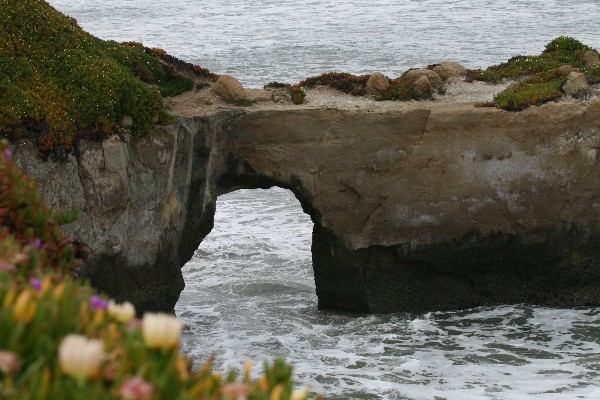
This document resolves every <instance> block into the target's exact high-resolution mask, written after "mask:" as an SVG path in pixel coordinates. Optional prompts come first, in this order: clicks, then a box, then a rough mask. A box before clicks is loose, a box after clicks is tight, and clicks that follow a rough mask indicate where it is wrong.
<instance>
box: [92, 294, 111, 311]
mask: <svg viewBox="0 0 600 400" xmlns="http://www.w3.org/2000/svg"><path fill="white" fill-rule="evenodd" d="M90 306H91V307H92V310H106V308H107V307H108V302H107V301H106V300H102V299H101V298H100V297H99V296H96V295H93V296H92V297H91V298H90Z"/></svg>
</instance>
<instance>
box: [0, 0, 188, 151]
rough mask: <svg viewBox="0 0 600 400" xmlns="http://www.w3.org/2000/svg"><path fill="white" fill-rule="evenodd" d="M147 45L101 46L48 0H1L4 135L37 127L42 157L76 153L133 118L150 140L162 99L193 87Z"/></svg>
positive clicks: (135, 128) (0, 124)
mask: <svg viewBox="0 0 600 400" xmlns="http://www.w3.org/2000/svg"><path fill="white" fill-rule="evenodd" d="M155 53H157V52H153V51H152V50H149V49H146V48H144V47H143V46H141V45H137V44H136V45H132V44H127V45H122V44H119V43H116V42H112V41H103V40H100V39H98V38H96V37H94V36H92V35H90V34H88V33H86V32H85V31H83V30H82V29H81V28H80V27H79V26H78V25H77V23H76V22H75V20H74V19H72V18H69V17H66V16H64V15H62V14H61V13H59V12H58V11H56V10H54V9H53V8H52V7H51V6H50V5H49V4H48V3H46V2H45V1H42V0H20V1H12V0H0V65H2V69H1V70H0V90H1V92H2V93H7V94H8V95H6V96H2V97H0V134H2V135H5V136H8V137H10V136H12V135H14V133H15V128H17V127H19V126H20V125H23V124H27V123H28V121H36V123H35V124H34V125H35V126H38V127H39V126H42V127H44V129H38V130H37V131H38V132H37V133H38V134H39V138H38V139H39V142H40V145H41V150H42V151H46V152H47V151H48V150H49V149H52V148H55V147H57V146H59V147H63V148H65V149H67V150H68V149H69V148H70V147H71V146H72V144H73V140H74V139H76V138H77V137H80V136H85V135H88V136H95V137H98V136H100V137H103V136H107V135H109V134H111V133H112V132H113V131H115V130H117V129H118V127H119V124H120V122H121V121H122V120H123V117H125V116H131V117H132V119H133V125H132V132H133V134H134V135H143V134H145V133H146V132H148V131H149V130H150V128H151V127H152V126H153V121H154V119H155V117H156V116H157V115H158V113H159V111H160V110H161V108H162V101H161V94H162V95H164V96H173V95H175V94H178V93H181V92H183V91H185V90H189V89H191V88H192V87H193V80H192V79H191V78H189V77H185V76H182V75H180V74H179V73H178V72H177V70H176V68H174V67H173V65H168V64H166V63H165V62H163V61H162V60H161V58H159V57H158V56H156V55H155Z"/></svg>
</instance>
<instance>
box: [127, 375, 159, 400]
mask: <svg viewBox="0 0 600 400" xmlns="http://www.w3.org/2000/svg"><path fill="white" fill-rule="evenodd" d="M153 393H154V386H153V385H152V384H151V383H148V382H146V381H145V380H143V379H142V378H140V377H139V376H136V377H135V378H131V379H128V380H126V381H125V382H123V384H122V385H121V387H120V388H119V394H120V395H121V397H122V398H124V399H126V400H145V399H149V398H150V397H152V394H153Z"/></svg>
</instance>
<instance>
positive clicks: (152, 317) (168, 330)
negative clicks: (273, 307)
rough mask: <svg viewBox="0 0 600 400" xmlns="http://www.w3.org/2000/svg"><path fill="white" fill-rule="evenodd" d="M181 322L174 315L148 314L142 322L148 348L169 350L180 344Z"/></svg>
mask: <svg viewBox="0 0 600 400" xmlns="http://www.w3.org/2000/svg"><path fill="white" fill-rule="evenodd" d="M180 334H181V322H180V321H179V320H178V319H177V318H175V317H174V316H172V315H168V314H161V313H157V314H154V313H146V314H144V320H143V321H142V336H143V337H144V342H145V343H146V345H147V346H148V347H152V348H158V349H169V348H172V347H176V346H177V345H178V344H179V335H180Z"/></svg>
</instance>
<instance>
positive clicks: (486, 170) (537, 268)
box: [14, 100, 600, 312]
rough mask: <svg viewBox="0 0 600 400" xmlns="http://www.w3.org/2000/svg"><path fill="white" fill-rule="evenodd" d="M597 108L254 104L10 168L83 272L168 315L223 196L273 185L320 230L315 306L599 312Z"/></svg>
mask: <svg viewBox="0 0 600 400" xmlns="http://www.w3.org/2000/svg"><path fill="white" fill-rule="evenodd" d="M599 149H600V101H597V100H596V101H587V102H572V103H567V102H565V103H556V104H548V105H545V106H543V107H539V108H537V107H533V108H530V109H528V110H526V111H523V112H521V113H510V112H506V111H502V110H497V109H490V108H474V107H473V105H472V104H436V103H408V104H406V103H405V104H397V103H396V104H394V105H393V106H389V105H385V106H381V107H378V106H373V107H367V108H364V107H363V108H354V107H327V108H324V107H309V106H302V107H297V108H292V107H287V108H286V107H283V108H278V107H270V108H269V107H262V108H259V109H254V108H251V109H236V108H235V107H234V108H229V109H223V110H212V111H210V112H207V113H204V114H203V115H202V116H197V117H182V118H181V119H180V121H179V123H178V124H176V125H172V126H168V127H159V128H157V129H156V130H155V131H154V133H152V134H151V135H149V136H148V137H145V138H142V139H129V140H127V141H123V140H121V139H119V138H118V137H113V138H111V139H108V140H106V141H104V142H103V143H93V142H81V143H80V147H79V151H78V153H77V155H76V156H70V157H69V159H68V161H67V162H66V163H61V164H55V163H51V162H42V161H38V160H37V159H36V157H35V153H36V149H35V148H34V146H33V145H32V144H31V143H29V142H27V141H21V142H16V143H14V154H15V158H16V159H17V162H18V163H19V165H21V166H22V167H23V169H24V170H25V171H26V172H28V173H29V174H31V175H33V176H34V177H36V178H37V179H38V181H39V184H40V187H41V191H42V193H43V195H44V196H45V197H46V199H47V200H48V201H49V202H50V204H51V205H53V206H60V207H76V208H78V209H80V210H81V216H80V218H79V220H78V221H77V222H75V223H74V224H72V225H71V226H69V227H67V232H68V233H69V234H71V235H72V236H74V237H75V238H78V239H80V240H83V241H86V242H87V243H88V244H89V245H90V247H91V249H92V251H93V256H92V257H91V258H90V260H89V262H88V263H87V265H85V266H84V268H83V270H82V274H83V275H85V276H88V277H89V278H90V279H91V280H92V282H93V284H94V285H96V286H97V287H99V288H100V289H102V290H104V291H106V292H108V293H109V294H110V295H112V296H113V297H115V298H117V299H128V300H130V301H132V302H134V303H135V305H136V306H137V307H138V308H139V309H141V310H149V309H153V310H167V311H168V310H172V309H173V307H174V305H175V302H176V301H177V299H178V297H179V293H180V291H181V290H182V289H183V286H184V283H183V279H182V275H181V270H180V269H181V267H182V266H183V265H184V264H185V263H186V262H187V261H188V260H189V259H190V258H191V256H192V254H193V252H194V251H195V250H196V249H197V248H198V245H199V243H200V242H201V240H202V239H203V238H204V237H205V236H206V235H207V234H208V232H209V231H210V230H211V228H212V225H213V216H214V211H215V204H216V199H217V196H219V195H220V194H223V193H227V192H230V191H233V190H236V189H239V188H257V187H262V188H266V187H270V186H274V185H277V186H281V187H284V188H288V189H290V190H292V191H293V192H294V194H295V195H296V197H297V198H298V199H299V200H300V203H301V204H302V207H303V209H304V211H305V212H307V213H308V214H309V215H310V216H311V218H312V220H313V222H314V224H315V225H314V232H313V245H312V251H313V268H314V272H315V280H316V286H317V295H318V297H319V305H320V306H321V307H325V308H335V309H346V310H354V311H370V312H387V311H400V310H414V311H422V310H429V309H453V308H460V307H471V306H476V305H481V304H500V303H516V302H534V303H538V304H548V305H568V306H573V305H585V304H595V305H598V304H600V254H599V253H600V245H599V244H600V228H599V226H600V224H599V222H600V195H599V193H600V190H599V189H600V179H599V178H600V166H599V164H598V151H599Z"/></svg>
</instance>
